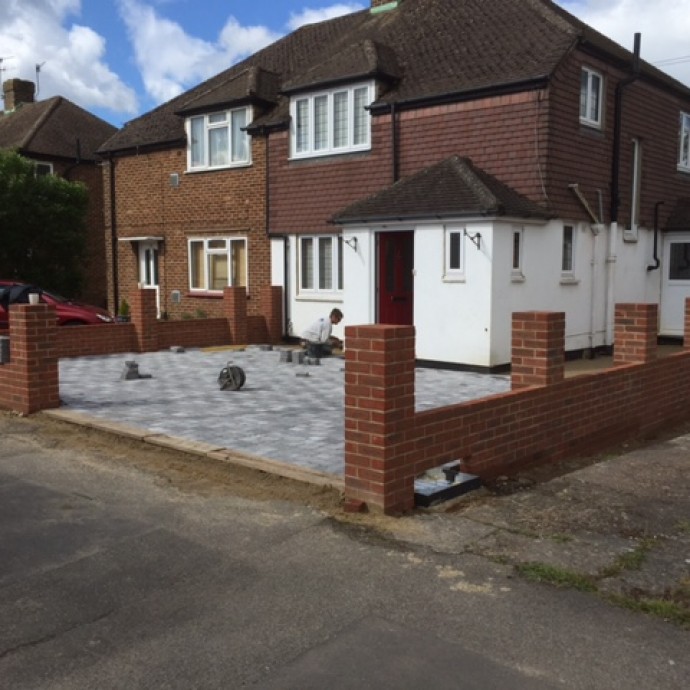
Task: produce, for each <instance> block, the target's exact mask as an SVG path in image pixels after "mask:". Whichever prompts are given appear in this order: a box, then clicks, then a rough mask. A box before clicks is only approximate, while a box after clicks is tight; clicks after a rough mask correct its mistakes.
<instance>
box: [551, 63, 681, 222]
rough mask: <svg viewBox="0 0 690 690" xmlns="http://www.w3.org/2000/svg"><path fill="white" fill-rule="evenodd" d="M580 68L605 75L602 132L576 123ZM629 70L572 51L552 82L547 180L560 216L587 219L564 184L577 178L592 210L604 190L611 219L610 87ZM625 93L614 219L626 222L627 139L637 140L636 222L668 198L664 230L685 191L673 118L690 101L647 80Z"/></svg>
mask: <svg viewBox="0 0 690 690" xmlns="http://www.w3.org/2000/svg"><path fill="white" fill-rule="evenodd" d="M583 66H586V67H589V68H591V69H593V70H595V71H597V72H599V73H600V74H601V75H602V76H603V77H604V83H605V89H606V99H605V103H604V105H603V107H604V126H603V128H602V129H601V130H597V129H595V128H591V127H586V126H583V125H581V124H580V120H579V94H580V71H581V68H582V67H583ZM629 74H630V73H629V72H623V71H621V70H618V69H616V68H614V67H612V66H611V65H609V64H608V63H605V62H603V61H601V60H600V59H597V58H594V57H591V56H589V55H585V54H583V53H581V52H573V53H571V54H570V55H569V57H568V58H567V59H566V60H565V61H564V62H563V64H562V65H561V67H560V69H559V70H558V72H557V74H556V75H554V78H553V79H552V81H551V87H550V90H549V94H548V100H549V109H550V112H551V119H550V122H549V138H548V160H547V167H546V169H545V178H544V179H545V184H546V189H547V193H548V197H549V200H550V201H551V203H552V204H553V206H554V208H557V209H559V210H560V211H561V215H562V217H565V218H568V219H572V220H579V219H582V220H585V219H586V216H583V211H582V208H581V206H580V205H579V203H578V202H577V201H576V199H575V197H574V195H573V194H572V193H571V192H570V190H569V189H568V185H569V184H572V183H577V184H579V185H580V189H581V191H582V192H583V193H584V195H585V196H586V198H587V199H588V201H589V203H590V205H591V206H592V208H593V209H595V210H596V211H597V212H598V195H597V192H598V191H601V193H602V195H603V206H604V222H610V214H609V209H610V206H611V165H612V158H613V155H612V154H613V131H614V119H615V91H616V84H617V83H618V81H619V80H620V79H622V78H625V77H627V76H629ZM623 94H624V95H623V110H622V120H621V138H620V143H621V145H620V178H619V191H620V208H619V215H618V222H619V224H621V225H622V226H627V227H629V225H630V201H631V187H632V144H631V140H632V139H633V138H634V137H635V138H639V139H640V140H641V142H642V185H641V203H640V224H641V225H642V226H644V227H646V228H653V227H654V206H655V204H656V202H657V201H666V203H665V204H664V206H662V207H661V208H660V212H659V225H660V227H663V225H664V222H665V219H666V218H667V217H668V214H669V213H670V212H671V210H672V208H673V202H674V201H675V200H676V199H677V198H679V197H683V196H688V195H689V194H690V175H688V174H687V173H682V172H678V170H677V163H678V118H679V114H680V111H681V110H683V111H685V112H690V101H686V102H683V101H682V100H681V99H679V98H678V97H676V96H672V95H670V94H668V93H667V92H665V91H663V90H662V89H661V88H658V87H656V86H654V85H652V84H649V83H648V82H646V81H644V80H638V81H636V82H633V83H632V84H630V85H629V86H627V87H625V88H624V90H623Z"/></svg>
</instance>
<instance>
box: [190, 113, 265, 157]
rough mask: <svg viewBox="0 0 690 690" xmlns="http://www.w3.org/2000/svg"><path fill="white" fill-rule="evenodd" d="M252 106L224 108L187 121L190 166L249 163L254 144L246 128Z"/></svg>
mask: <svg viewBox="0 0 690 690" xmlns="http://www.w3.org/2000/svg"><path fill="white" fill-rule="evenodd" d="M249 115H250V113H249V108H236V109H234V110H223V111H219V112H216V113H209V114H207V115H199V116H197V117H191V118H189V120H188V121H187V139H188V141H189V146H188V148H187V168H188V169H189V170H210V169H214V168H229V167H233V166H241V165H249V163H251V151H250V149H251V147H250V145H249V135H248V134H247V132H245V131H244V128H245V127H246V126H247V123H248V121H249Z"/></svg>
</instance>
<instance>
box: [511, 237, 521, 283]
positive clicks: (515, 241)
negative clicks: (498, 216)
mask: <svg viewBox="0 0 690 690" xmlns="http://www.w3.org/2000/svg"><path fill="white" fill-rule="evenodd" d="M510 238H511V242H510V275H511V278H512V280H513V282H522V281H523V280H524V279H525V274H524V273H523V272H522V266H523V256H524V253H525V229H524V228H523V227H521V226H515V227H513V232H512V234H511V236H510Z"/></svg>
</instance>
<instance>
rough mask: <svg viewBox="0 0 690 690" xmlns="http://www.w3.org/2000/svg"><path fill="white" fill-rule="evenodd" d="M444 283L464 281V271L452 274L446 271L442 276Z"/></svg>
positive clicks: (465, 280)
mask: <svg viewBox="0 0 690 690" xmlns="http://www.w3.org/2000/svg"><path fill="white" fill-rule="evenodd" d="M442 280H443V282H444V283H465V282H467V279H466V278H465V274H464V273H459V274H454V273H446V274H445V275H444V276H443V278H442Z"/></svg>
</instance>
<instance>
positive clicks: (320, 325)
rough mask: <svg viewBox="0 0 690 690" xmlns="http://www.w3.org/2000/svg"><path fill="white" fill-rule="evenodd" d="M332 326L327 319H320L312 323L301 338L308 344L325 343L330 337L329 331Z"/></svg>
mask: <svg viewBox="0 0 690 690" xmlns="http://www.w3.org/2000/svg"><path fill="white" fill-rule="evenodd" d="M332 327H333V324H332V323H331V319H330V318H329V317H322V318H320V319H317V320H316V321H314V323H313V324H312V325H311V326H309V328H307V330H306V331H304V333H302V338H303V339H304V340H307V341H308V342H310V343H326V342H328V339H329V338H330V337H331V329H332Z"/></svg>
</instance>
